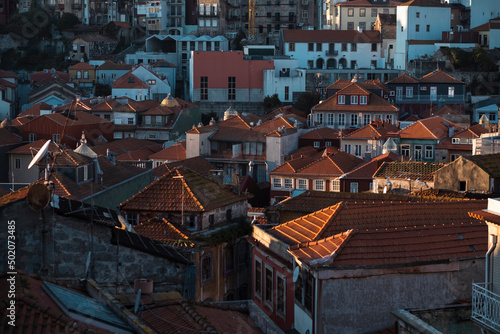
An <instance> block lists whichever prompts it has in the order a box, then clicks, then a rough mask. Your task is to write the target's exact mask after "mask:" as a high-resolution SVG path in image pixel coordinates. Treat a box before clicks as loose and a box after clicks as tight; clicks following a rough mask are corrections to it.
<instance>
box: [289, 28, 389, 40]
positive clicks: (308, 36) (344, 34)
mask: <svg viewBox="0 0 500 334" xmlns="http://www.w3.org/2000/svg"><path fill="white" fill-rule="evenodd" d="M283 39H284V41H285V43H289V42H357V43H373V42H380V32H379V31H377V30H363V32H362V33H359V32H358V31H357V30H283Z"/></svg>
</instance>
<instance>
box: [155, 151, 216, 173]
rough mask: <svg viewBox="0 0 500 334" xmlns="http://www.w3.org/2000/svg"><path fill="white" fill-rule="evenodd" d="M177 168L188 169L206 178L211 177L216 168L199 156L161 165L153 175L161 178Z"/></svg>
mask: <svg viewBox="0 0 500 334" xmlns="http://www.w3.org/2000/svg"><path fill="white" fill-rule="evenodd" d="M177 167H186V168H188V169H191V170H192V171H195V172H196V173H198V174H201V175H203V176H206V177H209V176H211V171H212V170H214V169H215V166H214V165H212V164H211V163H210V162H208V161H207V160H206V159H205V158H203V157H201V156H197V157H194V158H189V159H185V160H180V161H175V162H169V163H166V164H161V165H160V166H158V167H156V168H154V169H153V174H154V176H155V178H159V177H161V176H163V175H165V174H167V173H169V172H171V171H172V170H174V169H176V168H177Z"/></svg>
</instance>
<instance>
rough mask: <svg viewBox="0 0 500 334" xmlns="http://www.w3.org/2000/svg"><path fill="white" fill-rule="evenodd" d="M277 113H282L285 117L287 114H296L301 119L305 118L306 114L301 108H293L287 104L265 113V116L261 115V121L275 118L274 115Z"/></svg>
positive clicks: (277, 114)
mask: <svg viewBox="0 0 500 334" xmlns="http://www.w3.org/2000/svg"><path fill="white" fill-rule="evenodd" d="M279 115H284V116H285V117H287V116H289V115H293V116H297V117H298V118H301V119H306V118H307V114H306V113H305V112H303V111H301V110H298V109H295V108H293V107H292V106H291V105H289V106H284V107H279V108H277V109H274V110H273V111H271V112H269V113H267V114H266V115H265V116H263V117H262V120H263V121H267V120H270V119H273V118H275V117H276V116H279Z"/></svg>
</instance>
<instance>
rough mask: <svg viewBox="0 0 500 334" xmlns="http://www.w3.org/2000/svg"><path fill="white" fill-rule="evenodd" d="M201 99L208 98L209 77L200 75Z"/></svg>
mask: <svg viewBox="0 0 500 334" xmlns="http://www.w3.org/2000/svg"><path fill="white" fill-rule="evenodd" d="M200 100H208V77H200Z"/></svg>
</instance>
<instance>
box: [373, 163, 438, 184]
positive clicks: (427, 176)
mask: <svg viewBox="0 0 500 334" xmlns="http://www.w3.org/2000/svg"><path fill="white" fill-rule="evenodd" d="M443 166H444V164H443V163H441V162H419V161H408V162H396V161H394V162H384V163H383V164H382V166H380V168H379V169H378V170H377V171H376V172H375V174H373V177H374V178H384V179H405V180H406V179H410V180H417V179H418V180H420V181H433V180H434V172H435V171H437V170H438V169H439V168H441V167H443Z"/></svg>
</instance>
